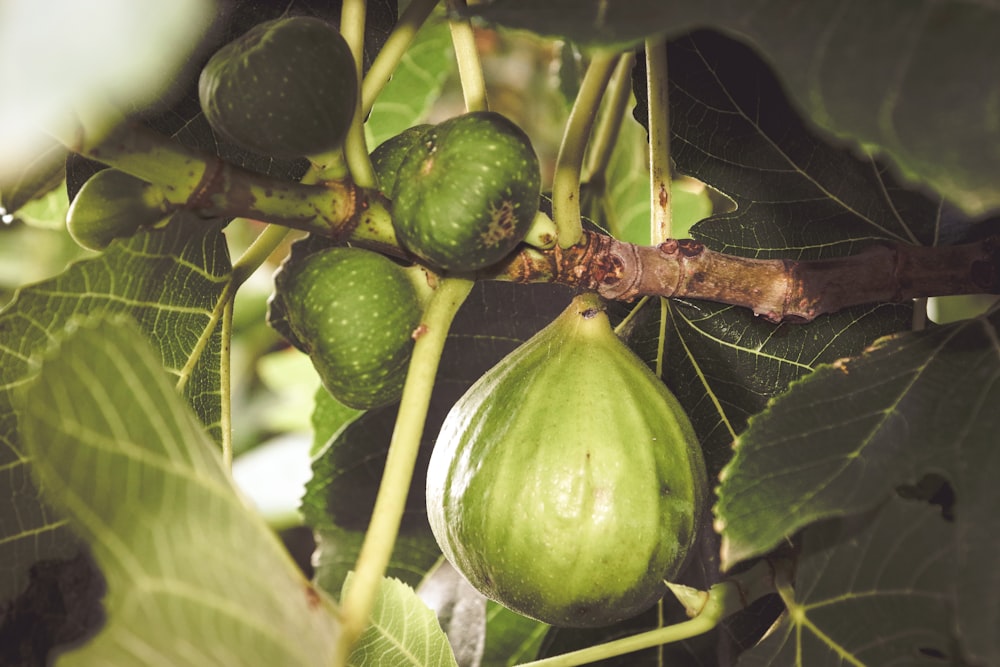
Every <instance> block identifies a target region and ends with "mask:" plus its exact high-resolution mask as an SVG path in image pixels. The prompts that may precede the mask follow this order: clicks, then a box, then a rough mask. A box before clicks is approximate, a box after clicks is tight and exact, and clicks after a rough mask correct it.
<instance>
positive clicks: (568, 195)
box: [552, 51, 618, 248]
mask: <svg viewBox="0 0 1000 667" xmlns="http://www.w3.org/2000/svg"><path fill="white" fill-rule="evenodd" d="M617 61H618V54H617V53H612V52H607V51H605V52H599V53H596V54H595V55H594V57H593V59H592V60H591V62H590V66H589V67H588V68H587V73H586V74H585V75H584V77H583V82H582V83H581V84H580V92H579V93H578V94H577V96H576V101H575V102H574V103H573V109H572V110H571V111H570V114H569V119H568V120H567V122H566V130H565V133H564V134H563V140H562V144H561V145H560V146H559V154H558V156H557V157H556V168H555V175H554V176H553V179H552V219H553V220H554V221H555V223H556V228H557V229H558V230H559V233H558V240H559V245H560V247H563V248H569V247H570V246H573V245H576V244H577V243H579V241H580V239H581V237H582V235H583V226H582V223H581V220H580V174H581V172H582V170H583V158H584V154H585V152H586V148H587V142H588V141H589V139H590V133H591V131H592V129H593V127H594V120H595V118H596V116H597V108H598V107H599V106H600V103H601V97H602V96H603V95H604V90H605V88H606V87H607V85H608V80H609V79H610V78H611V72H612V71H613V70H614V66H615V63H616V62H617Z"/></svg>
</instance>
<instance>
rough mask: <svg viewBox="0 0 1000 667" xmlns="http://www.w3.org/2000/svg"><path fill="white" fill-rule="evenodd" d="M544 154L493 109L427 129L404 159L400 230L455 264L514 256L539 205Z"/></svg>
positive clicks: (397, 193)
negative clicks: (537, 151) (540, 154)
mask: <svg viewBox="0 0 1000 667" xmlns="http://www.w3.org/2000/svg"><path fill="white" fill-rule="evenodd" d="M540 188H541V174H540V170H539V164H538V156H537V155H536V154H535V150H534V148H533V147H532V145H531V141H530V140H529V139H528V137H527V135H526V134H525V133H524V131H523V130H521V128H519V127H518V126H517V125H515V124H514V123H513V122H512V121H510V120H509V119H508V118H506V117H504V116H502V115H500V114H498V113H494V112H490V111H478V112H472V113H467V114H464V115H461V116H457V117H455V118H449V119H448V120H446V121H444V122H442V123H439V124H437V125H435V126H434V127H432V128H430V129H428V130H426V133H425V134H424V135H423V137H422V138H421V141H419V142H418V143H416V144H415V145H414V146H413V147H411V148H410V149H409V150H408V151H407V152H406V155H405V157H404V158H403V160H402V162H401V164H400V165H399V172H398V174H397V176H396V184H395V188H394V190H393V192H392V194H391V196H390V198H391V199H392V220H393V226H394V227H395V229H396V236H397V237H398V238H399V241H400V243H402V244H403V245H404V246H405V247H406V248H407V249H408V250H409V251H410V252H412V253H413V254H415V255H417V256H418V257H421V258H423V259H424V260H425V261H427V262H428V263H430V264H431V265H433V266H436V267H438V268H440V269H444V270H447V271H456V272H462V271H474V270H476V269H480V268H483V267H485V266H489V265H490V264H495V263H496V262H498V261H500V260H501V259H503V258H504V257H506V256H507V255H508V254H509V253H510V252H511V251H512V250H513V249H514V248H515V247H516V246H517V244H518V243H520V242H521V241H522V240H523V239H524V237H525V235H526V234H527V233H528V228H529V227H530V226H531V222H532V220H533V219H534V217H535V213H536V212H537V211H538V202H539V194H540Z"/></svg>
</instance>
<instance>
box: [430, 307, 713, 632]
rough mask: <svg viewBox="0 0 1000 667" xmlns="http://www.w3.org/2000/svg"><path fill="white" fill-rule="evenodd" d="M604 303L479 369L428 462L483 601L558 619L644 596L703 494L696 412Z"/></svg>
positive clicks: (658, 588) (441, 519)
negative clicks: (691, 416)
mask: <svg viewBox="0 0 1000 667" xmlns="http://www.w3.org/2000/svg"><path fill="white" fill-rule="evenodd" d="M599 306H600V304H599V301H598V300H597V299H596V297H594V296H593V295H583V296H581V297H578V298H577V299H576V300H574V302H573V303H572V304H571V305H570V307H569V308H568V309H567V310H566V311H565V312H563V313H562V315H560V316H559V317H558V318H557V319H556V320H555V321H554V322H553V323H552V324H550V325H549V326H548V327H546V328H545V329H543V330H542V331H541V332H539V333H538V334H536V335H535V336H533V337H532V338H531V339H530V340H528V341H527V342H525V343H524V344H523V345H521V346H520V347H519V348H518V349H517V350H515V351H514V352H513V353H511V354H510V355H508V356H507V357H506V358H504V359H503V360H502V361H501V362H500V363H499V364H498V365H497V366H495V367H494V368H493V369H491V370H490V371H488V372H487V373H486V374H485V375H484V376H483V377H482V378H480V379H479V380H478V381H477V382H476V383H475V384H474V385H473V386H472V387H471V388H470V389H469V390H468V391H467V392H466V393H465V394H464V395H463V396H462V398H461V399H459V401H458V402H457V403H456V404H455V406H454V407H453V408H452V409H451V411H450V412H449V413H448V415H447V417H446V419H445V421H444V423H443V425H442V427H441V431H440V435H439V436H438V439H437V442H436V444H435V446H434V451H433V454H432V455H431V459H430V463H429V470H428V474H427V512H428V517H429V520H430V525H431V528H432V530H433V532H434V536H435V537H436V538H437V541H438V544H439V545H440V547H441V550H442V551H443V552H444V555H445V556H446V557H447V558H448V559H449V560H450V561H451V562H452V564H453V565H454V566H455V567H456V568H457V569H458V570H459V571H460V572H461V573H462V574H463V575H464V576H465V577H466V578H467V579H468V580H469V582H470V583H471V584H472V585H473V586H475V587H476V588H478V589H479V590H480V591H481V592H482V593H483V594H485V595H486V596H487V597H489V598H492V599H493V600H495V601H497V602H499V603H501V604H503V605H505V606H507V607H508V608H510V609H512V610H514V611H516V612H519V613H521V614H523V615H525V616H530V617H532V618H535V619H538V620H540V621H544V622H546V623H550V624H553V625H558V626H570V627H588V626H603V625H610V624H612V623H615V622H617V621H620V620H623V619H625V618H629V617H631V616H633V615H636V614H638V613H640V612H642V611H644V610H645V609H647V608H648V607H650V606H651V605H652V604H654V603H655V602H656V601H657V600H658V599H659V598H660V597H661V596H662V595H663V593H664V591H665V590H666V588H665V585H664V579H670V578H671V577H673V576H674V575H676V574H677V573H678V571H679V569H680V567H681V566H682V564H683V563H684V560H685V557H686V556H687V554H688V551H689V550H690V548H691V546H692V544H693V543H694V540H695V535H696V533H697V531H698V528H699V524H700V517H701V515H702V512H703V509H704V507H705V502H706V493H707V481H706V473H705V464H704V461H703V459H702V454H701V450H700V448H699V445H698V441H697V439H696V437H695V434H694V431H693V429H692V427H691V423H690V422H689V420H688V418H687V416H686V415H685V413H684V411H683V409H682V408H681V406H680V405H679V404H678V402H677V400H676V398H674V396H673V395H672V394H671V393H670V392H669V390H668V389H667V388H666V386H665V385H664V384H663V382H661V381H660V380H659V378H657V377H656V376H655V375H654V374H653V373H652V372H651V371H650V370H649V369H648V368H647V366H646V365H645V364H644V363H643V362H642V360H640V359H639V358H638V357H637V356H636V355H635V354H634V353H633V352H632V351H631V350H629V349H628V347H627V346H626V345H625V344H624V343H622V342H621V341H620V340H619V339H618V337H617V336H616V335H615V334H614V331H613V330H612V329H611V326H610V324H609V322H608V318H607V316H606V315H605V314H604V312H603V311H602V310H601V309H600V307H599Z"/></svg>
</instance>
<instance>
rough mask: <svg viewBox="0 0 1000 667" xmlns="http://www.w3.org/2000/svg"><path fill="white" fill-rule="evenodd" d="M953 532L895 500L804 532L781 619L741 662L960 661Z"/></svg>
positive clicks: (923, 510)
mask: <svg viewBox="0 0 1000 667" xmlns="http://www.w3.org/2000/svg"><path fill="white" fill-rule="evenodd" d="M954 529H955V527H954V526H952V525H950V524H948V523H947V522H946V521H945V520H943V519H942V518H941V514H940V512H939V511H938V510H937V509H936V508H933V507H931V506H928V505H925V504H923V503H917V502H913V501H904V500H900V499H899V498H898V497H891V498H890V499H889V500H888V501H887V502H886V503H885V504H883V505H881V506H880V507H879V508H878V509H876V510H873V511H871V512H868V513H866V514H863V515H859V516H853V517H849V518H845V519H838V520H834V521H829V522H825V523H820V524H816V525H813V526H810V527H809V528H808V529H807V530H806V531H805V533H804V534H803V536H802V550H801V552H800V555H799V557H798V560H797V565H796V571H795V587H794V590H789V591H785V592H784V597H785V603H786V605H787V607H788V611H787V613H786V614H785V616H784V617H783V618H782V620H781V622H780V623H778V624H777V625H776V626H775V627H774V628H772V630H771V632H770V633H769V634H768V636H767V637H765V638H764V639H763V641H761V642H760V644H758V645H757V646H755V647H753V648H752V649H750V650H748V651H747V652H746V653H744V654H743V655H742V656H741V658H740V660H739V662H738V663H737V664H738V665H739V666H740V667H750V666H753V665H761V666H763V665H796V666H802V667H814V666H822V665H843V664H854V665H907V666H909V665H913V666H914V667H917V666H919V665H927V666H935V667H937V666H940V665H944V664H950V665H956V664H965V663H964V662H963V661H962V658H961V656H960V655H959V654H958V653H957V651H956V647H955V638H954V637H953V635H952V628H953V626H952V623H953V619H952V612H953V599H952V592H951V580H952V577H953V573H954V562H955V561H954V559H955V557H956V554H955V551H954V540H953V536H952V533H953V532H954Z"/></svg>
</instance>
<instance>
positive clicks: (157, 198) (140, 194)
mask: <svg viewBox="0 0 1000 667" xmlns="http://www.w3.org/2000/svg"><path fill="white" fill-rule="evenodd" d="M168 215H170V211H169V210H168V208H167V206H166V205H165V204H164V201H163V194H162V192H161V191H160V188H158V187H157V186H155V185H151V184H150V183H147V182H145V181H142V180H140V179H138V178H136V177H134V176H130V175H129V174H126V173H124V172H122V171H119V170H117V169H103V170H101V171H99V172H97V173H96V174H94V175H93V176H91V177H90V178H89V179H88V180H87V182H86V183H84V184H83V186H82V187H81V188H80V191H79V192H77V193H76V196H75V197H74V198H73V202H72V203H71V204H70V207H69V210H68V211H67V212H66V227H67V229H68V230H69V234H70V236H72V237H73V240H74V241H76V242H77V243H78V244H80V245H81V246H82V247H84V248H87V249H89V250H98V251H100V250H104V249H105V248H107V247H108V246H109V245H110V244H111V242H112V241H114V240H115V239H118V238H126V237H129V236H132V235H133V234H135V233H136V232H137V231H139V229H141V228H142V227H148V226H151V225H154V224H156V223H158V222H160V221H161V220H163V219H164V218H166V217H167V216H168Z"/></svg>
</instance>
